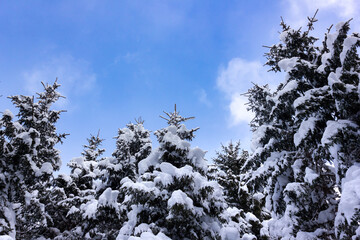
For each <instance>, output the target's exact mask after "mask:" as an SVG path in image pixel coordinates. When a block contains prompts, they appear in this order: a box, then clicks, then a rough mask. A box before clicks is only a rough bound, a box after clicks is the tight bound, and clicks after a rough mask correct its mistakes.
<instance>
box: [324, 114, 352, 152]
mask: <svg viewBox="0 0 360 240" xmlns="http://www.w3.org/2000/svg"><path fill="white" fill-rule="evenodd" d="M347 127H353V128H357V125H356V124H355V123H353V122H351V121H349V120H338V121H327V122H326V128H325V131H324V133H323V136H322V138H321V144H322V145H323V146H325V145H326V144H329V143H332V141H331V138H332V137H334V136H335V135H336V134H337V133H338V132H339V131H341V130H342V129H344V128H347Z"/></svg>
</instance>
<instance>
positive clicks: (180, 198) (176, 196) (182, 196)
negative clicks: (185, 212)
mask: <svg viewBox="0 0 360 240" xmlns="http://www.w3.org/2000/svg"><path fill="white" fill-rule="evenodd" d="M167 204H168V207H169V208H172V207H173V206H174V205H177V204H180V205H183V206H184V207H186V208H187V209H190V210H191V209H193V208H194V205H193V200H192V199H191V198H189V197H188V196H187V195H186V193H184V192H183V191H181V190H176V191H174V192H173V193H172V194H171V197H170V198H169V200H168V202H167Z"/></svg>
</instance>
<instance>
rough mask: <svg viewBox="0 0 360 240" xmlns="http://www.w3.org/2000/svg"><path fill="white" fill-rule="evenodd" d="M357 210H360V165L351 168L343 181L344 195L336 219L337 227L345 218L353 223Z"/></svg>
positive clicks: (342, 194)
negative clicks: (352, 219)
mask: <svg viewBox="0 0 360 240" xmlns="http://www.w3.org/2000/svg"><path fill="white" fill-rule="evenodd" d="M355 209H360V164H359V163H356V164H354V165H353V166H351V167H350V168H349V169H348V170H347V172H346V176H345V178H344V179H343V181H342V193H341V198H340V203H339V208H338V213H337V216H336V218H335V225H339V224H340V223H341V222H344V218H346V220H347V221H348V223H350V222H351V218H352V217H353V215H354V213H355Z"/></svg>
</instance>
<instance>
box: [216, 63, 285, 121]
mask: <svg viewBox="0 0 360 240" xmlns="http://www.w3.org/2000/svg"><path fill="white" fill-rule="evenodd" d="M274 79H275V78H274V74H273V73H269V72H267V68H266V67H264V66H263V64H261V63H260V62H259V61H246V60H244V59H241V58H233V59H232V60H230V61H229V63H228V65H227V67H226V68H224V67H223V68H221V69H220V71H219V75H218V78H217V87H218V88H219V89H220V90H221V91H222V92H223V93H224V94H225V96H226V97H227V98H228V99H229V100H230V103H229V106H228V109H229V111H230V116H231V119H230V124H231V125H237V124H240V123H242V122H247V123H249V122H250V121H251V119H252V118H253V116H254V115H253V113H252V112H249V111H247V110H246V108H247V106H246V105H245V104H246V102H247V98H246V97H244V96H242V94H244V93H246V92H247V90H248V89H249V88H251V87H252V83H256V84H260V85H265V84H269V85H270V86H271V85H274V84H275V83H276V82H275V80H274ZM278 79H280V80H281V79H282V78H281V75H279V78H278Z"/></svg>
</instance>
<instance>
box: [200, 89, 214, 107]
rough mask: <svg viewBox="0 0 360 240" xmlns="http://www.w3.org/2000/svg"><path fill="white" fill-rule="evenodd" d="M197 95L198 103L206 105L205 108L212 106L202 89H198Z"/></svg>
mask: <svg viewBox="0 0 360 240" xmlns="http://www.w3.org/2000/svg"><path fill="white" fill-rule="evenodd" d="M197 95H198V99H199V102H201V103H202V104H204V105H206V106H207V107H211V105H212V104H211V102H210V100H209V98H208V96H207V93H206V91H205V90H204V89H200V90H199V91H197Z"/></svg>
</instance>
